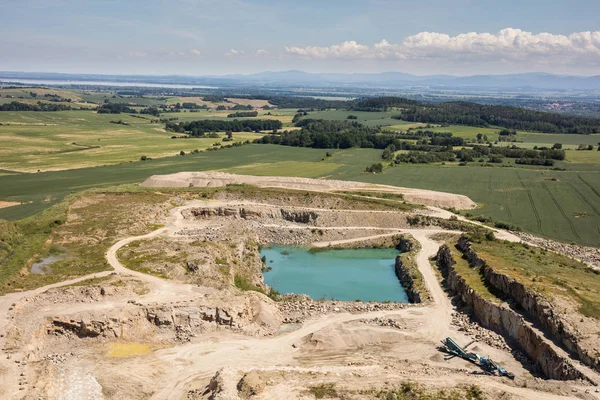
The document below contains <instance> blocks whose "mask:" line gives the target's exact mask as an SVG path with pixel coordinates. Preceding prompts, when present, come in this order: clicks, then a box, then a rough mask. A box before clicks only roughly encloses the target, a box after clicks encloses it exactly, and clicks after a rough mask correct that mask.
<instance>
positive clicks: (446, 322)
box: [0, 201, 564, 400]
mask: <svg viewBox="0 0 600 400" xmlns="http://www.w3.org/2000/svg"><path fill="white" fill-rule="evenodd" d="M199 204H206V203H204V202H198V201H195V202H192V203H189V204H187V205H186V206H183V207H179V208H176V209H174V210H173V212H172V222H171V223H170V224H169V225H168V226H167V227H164V228H161V229H157V230H156V231H153V232H151V233H149V234H146V235H142V236H135V237H129V238H125V239H122V240H120V241H118V242H117V243H115V244H114V245H113V246H111V248H110V249H109V250H108V252H107V254H106V258H107V260H108V262H109V263H110V265H111V266H112V267H113V268H114V270H115V271H116V272H117V273H119V274H123V275H130V276H135V277H136V278H139V279H141V280H143V281H145V282H147V283H148V284H149V286H150V293H149V294H147V295H145V296H144V298H146V299H148V300H150V299H151V300H152V301H154V302H159V303H160V302H171V301H181V300H185V299H193V298H194V297H197V296H198V292H200V291H201V289H199V288H198V287H195V286H193V285H186V284H179V283H176V282H172V281H167V280H163V279H160V278H157V277H154V276H149V275H146V274H143V273H140V272H136V271H131V270H128V269H127V268H125V267H124V266H123V264H121V262H120V261H119V260H118V258H117V252H118V250H119V249H120V248H122V247H123V246H125V245H127V244H129V243H131V242H133V241H136V240H144V239H150V238H153V237H157V236H160V235H174V234H175V232H176V231H178V230H179V229H181V228H182V227H189V226H193V224H191V223H190V222H188V221H184V220H183V217H182V215H181V211H182V210H183V209H184V208H187V207H193V206H197V205H199ZM245 204H248V203H245ZM211 205H214V204H211ZM321 211H322V210H321ZM340 211H342V210H340ZM437 212H438V213H442V214H443V213H446V212H445V211H444V212H442V210H439V211H437ZM333 228H335V227H333ZM362 229H364V227H362ZM400 232H402V233H408V234H410V235H412V236H413V237H414V238H415V239H416V240H418V241H419V243H420V244H421V251H420V252H419V253H418V255H417V264H418V267H419V270H420V271H421V273H422V274H423V277H424V279H425V282H426V285H427V287H428V289H429V291H430V292H431V295H432V297H433V303H432V304H431V305H429V306H426V307H419V308H409V309H403V310H397V311H378V312H369V313H364V314H336V315H328V316H326V317H323V318H317V319H314V320H310V321H307V322H305V323H304V325H303V326H302V327H301V328H299V329H297V330H295V331H293V332H289V333H286V334H281V335H279V336H275V337H271V338H262V339H259V338H252V337H243V338H238V339H231V340H224V341H219V342H216V343H215V342H204V343H194V344H188V345H184V346H178V347H174V348H170V349H165V350H160V351H157V352H155V353H153V354H152V355H149V356H147V357H145V358H144V359H143V360H140V359H138V358H134V359H127V360H124V361H123V362H121V363H120V371H121V372H120V375H121V376H122V378H123V379H127V378H128V377H130V378H131V379H132V380H133V381H139V380H140V378H142V379H145V380H147V381H148V382H149V385H152V386H153V387H155V388H159V390H158V391H157V392H155V393H154V395H153V396H152V398H154V399H177V400H179V399H182V398H185V395H186V391H187V389H188V388H189V385H190V384H191V383H192V382H197V381H198V380H207V379H209V378H210V377H211V376H212V375H214V374H215V372H216V371H217V370H219V369H220V368H235V369H236V370H249V369H252V368H262V369H265V368H268V369H282V370H283V369H285V368H297V366H298V363H297V361H296V360H295V359H294V355H295V352H296V351H297V350H296V349H295V348H294V347H293V346H292V345H293V344H296V343H298V342H299V341H300V340H301V339H302V338H304V337H305V336H306V335H309V334H311V333H314V332H317V331H319V330H321V329H324V328H327V327H329V326H335V325H338V324H342V323H345V322H349V321H353V320H359V319H365V318H375V317H385V316H393V315H403V316H406V318H410V319H414V320H417V321H419V322H420V326H421V328H420V329H417V330H416V331H415V332H411V333H410V335H411V336H415V337H416V338H418V339H420V340H421V342H422V343H425V344H424V346H430V345H428V344H426V343H431V342H433V343H437V342H438V341H439V340H440V339H441V338H443V337H445V336H447V335H448V334H449V333H450V322H451V312H452V305H451V304H450V300H449V299H448V297H447V296H446V294H445V293H444V291H443V289H442V288H441V286H440V285H439V283H438V280H437V278H436V275H435V273H434V271H433V268H432V267H431V265H430V261H429V258H430V257H431V256H433V255H434V254H435V253H436V251H437V249H438V246H439V245H440V243H439V242H436V241H434V240H432V239H431V238H430V236H431V235H432V234H435V233H440V232H448V231H444V230H441V229H427V230H420V229H399V230H396V232H392V233H390V235H393V234H397V233H400ZM378 236H380V235H378ZM367 238H370V237H364V238H356V239H351V240H353V241H354V240H364V239H367ZM334 244H335V243H334ZM110 273H112V272H102V273H97V274H92V275H87V276H82V277H79V278H77V279H73V280H69V281H65V282H60V283H56V284H53V285H48V286H44V287H41V288H38V289H35V290H31V291H27V292H22V293H14V294H9V295H6V296H2V297H0V329H3V328H4V327H6V326H8V325H9V324H10V323H11V320H10V317H9V308H10V307H11V304H12V303H15V302H17V301H19V300H21V299H23V298H25V297H31V296H35V295H37V294H39V293H42V292H44V291H46V290H49V289H51V288H56V287H60V286H65V285H69V284H72V283H75V282H79V281H82V280H86V279H90V278H95V277H102V276H106V275H108V274H110ZM83 306H85V305H82V307H83ZM0 345H2V347H3V348H4V345H5V338H4V337H0ZM15 356H16V357H15V358H18V356H19V354H18V353H17V354H15ZM14 365H15V364H14V363H13V360H10V361H9V360H7V359H6V358H5V357H2V358H1V359H0V368H1V369H0V371H2V375H1V376H0V388H2V391H3V393H4V395H3V396H2V398H22V397H21V396H19V395H20V394H22V393H23V392H20V391H19V390H18V389H19V386H18V384H17V383H18V372H19V371H17V370H16V368H14ZM331 368H332V369H333V370H334V371H338V372H339V371H342V370H344V369H348V367H347V366H335V365H333V366H331ZM376 368H377V367H376ZM158 372H160V373H158ZM421 378H423V379H424V381H426V380H427V379H428V378H427V376H423V377H421ZM461 379H462V380H464V381H465V382H466V381H467V377H464V378H460V377H458V378H457V377H456V376H453V377H452V379H450V380H449V381H448V384H449V385H452V384H456V383H457V381H460V380H461ZM485 384H486V385H487V384H488V382H487V381H486V382H485ZM489 384H490V385H491V386H495V387H498V388H501V389H502V390H504V391H507V392H509V393H514V394H518V395H520V396H523V397H526V398H530V399H558V398H561V399H564V397H559V396H554V395H551V394H548V393H540V392H536V391H533V390H528V389H524V388H516V387H513V386H509V385H504V384H503V383H501V382H500V381H497V380H495V381H494V380H490V382H489Z"/></svg>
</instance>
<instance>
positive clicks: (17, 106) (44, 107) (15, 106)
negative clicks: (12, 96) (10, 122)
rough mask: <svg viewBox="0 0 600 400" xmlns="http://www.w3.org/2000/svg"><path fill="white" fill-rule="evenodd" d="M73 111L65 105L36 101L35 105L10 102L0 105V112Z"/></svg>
mask: <svg viewBox="0 0 600 400" xmlns="http://www.w3.org/2000/svg"><path fill="white" fill-rule="evenodd" d="M64 110H73V107H71V106H68V105H66V104H48V103H42V102H41V101H38V102H37V104H27V103H21V102H19V101H12V102H10V103H6V104H1V105H0V111H64Z"/></svg>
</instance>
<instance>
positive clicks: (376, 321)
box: [361, 317, 405, 329]
mask: <svg viewBox="0 0 600 400" xmlns="http://www.w3.org/2000/svg"><path fill="white" fill-rule="evenodd" d="M361 322H362V323H364V324H367V325H375V326H385V327H389V328H395V329H405V326H403V325H402V324H401V323H400V321H398V320H397V319H393V318H379V317H378V318H373V319H363V320H362V321H361Z"/></svg>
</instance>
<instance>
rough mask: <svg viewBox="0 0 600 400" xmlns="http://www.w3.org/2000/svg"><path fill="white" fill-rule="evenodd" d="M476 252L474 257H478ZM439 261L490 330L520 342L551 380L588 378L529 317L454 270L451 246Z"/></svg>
mask: <svg viewBox="0 0 600 400" xmlns="http://www.w3.org/2000/svg"><path fill="white" fill-rule="evenodd" d="M475 256H476V255H473V254H472V255H471V257H473V258H474V260H476V259H477V258H476V257H475ZM437 263H438V266H439V268H440V270H441V272H442V275H443V276H444V278H445V279H446V285H447V287H448V288H449V289H450V290H451V291H452V292H454V293H455V294H456V295H457V296H459V297H460V299H461V300H462V301H463V302H464V303H465V304H466V305H467V306H468V307H469V308H470V309H471V310H472V312H473V314H474V316H475V318H477V320H479V322H480V323H481V324H482V325H483V326H484V327H485V328H487V329H490V330H493V331H495V332H497V333H499V334H501V335H503V336H505V337H508V338H510V339H511V340H512V341H513V342H514V343H516V344H517V345H518V346H519V347H520V348H521V349H522V350H523V351H524V352H525V353H526V354H527V355H528V356H529V357H530V358H531V359H532V360H533V361H535V363H536V365H537V366H538V368H539V370H540V371H541V372H542V373H543V374H544V375H545V376H546V377H547V378H550V379H557V380H573V379H586V377H585V376H584V375H583V374H582V373H581V372H579V371H578V370H577V369H576V368H574V367H573V365H572V364H571V362H570V361H569V360H568V359H566V358H563V357H561V356H560V355H559V354H557V352H556V351H555V350H554V349H553V347H552V346H551V345H549V344H548V343H547V342H546V341H545V340H544V339H543V338H542V337H541V336H540V335H539V334H538V333H537V332H536V331H535V330H534V329H532V327H531V326H529V324H528V323H527V322H526V321H525V319H524V318H523V317H522V316H521V315H519V314H517V313H516V312H515V311H513V310H511V309H510V308H508V307H506V306H504V305H499V304H494V303H492V302H490V301H488V300H486V299H484V298H483V297H482V296H481V295H480V294H479V293H477V292H476V291H475V290H473V289H472V288H471V287H470V286H469V285H468V284H467V283H466V282H465V280H464V279H463V278H462V277H461V276H460V275H459V274H458V273H457V272H456V270H455V269H454V264H455V262H454V260H453V258H452V254H451V252H450V249H449V248H448V246H446V245H443V246H442V247H440V249H439V251H438V253H437Z"/></svg>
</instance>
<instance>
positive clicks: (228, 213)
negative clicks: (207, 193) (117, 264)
mask: <svg viewBox="0 0 600 400" xmlns="http://www.w3.org/2000/svg"><path fill="white" fill-rule="evenodd" d="M190 212H191V214H192V215H193V216H194V217H196V218H211V217H239V218H243V219H260V218H261V217H262V216H263V214H262V213H261V212H258V211H253V210H249V209H246V208H243V207H241V208H234V207H216V208H208V207H203V208H194V209H192V210H191V211H190Z"/></svg>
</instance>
